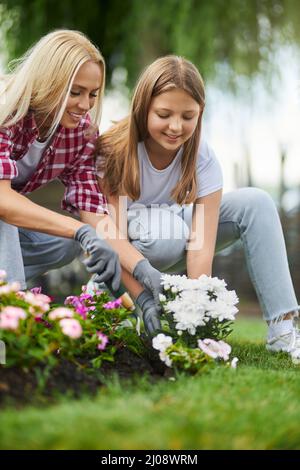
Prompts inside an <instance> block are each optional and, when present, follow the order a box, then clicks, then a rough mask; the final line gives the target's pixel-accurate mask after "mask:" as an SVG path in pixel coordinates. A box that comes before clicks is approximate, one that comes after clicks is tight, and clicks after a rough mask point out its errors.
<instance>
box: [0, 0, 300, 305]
mask: <svg viewBox="0 0 300 470" xmlns="http://www.w3.org/2000/svg"><path fill="white" fill-rule="evenodd" d="M64 27H65V28H72V29H78V30H80V31H83V32H84V33H86V34H87V35H88V36H89V37H90V38H91V39H92V40H93V42H94V43H96V44H97V45H98V47H99V48H100V50H101V51H102V53H103V55H104V58H105V60H106V63H107V71H108V77H107V86H106V97H105V101H104V113H103V120H102V125H101V129H102V130H105V129H107V128H108V127H109V126H110V125H111V123H112V121H113V120H118V119H120V118H122V117H123V116H125V115H126V114H127V112H128V106H129V100H130V95H131V91H132V87H133V86H134V83H135V80H136V78H137V77H138V75H139V74H140V72H141V71H142V69H143V68H144V67H145V66H146V65H147V64H149V63H150V62H151V61H152V60H154V59H156V58H157V57H159V56H162V55H165V54H169V53H175V54H179V55H183V56H185V57H186V58H188V59H190V60H191V61H193V62H194V63H195V64H196V65H197V67H198V68H199V70H200V72H201V74H202V75H203V77H204V80H205V82H206V93H207V105H206V110H205V117H204V131H203V136H204V138H205V139H206V140H207V141H208V142H209V143H210V144H211V145H212V147H213V148H214V150H215V151H216V153H217V156H218V158H219V160H220V163H221V165H222V168H223V172H224V181H225V188H224V189H225V192H227V191H231V190H234V189H235V188H238V187H243V186H258V187H260V188H262V189H265V190H267V191H268V192H269V193H270V194H271V195H272V197H273V198H274V200H275V202H276V204H277V206H278V210H279V211H280V215H281V220H282V223H283V228H284V233H285V238H286V243H287V250H288V256H289V262H290V266H291V271H292V276H293V280H294V283H295V288H296V291H297V294H298V298H299V297H300V236H299V234H300V165H299V163H298V159H299V152H300V132H299V123H300V81H299V80H300V53H299V46H300V2H299V0H85V1H82V0H80V1H78V0H64V1H63V2H62V1H61V0H7V1H2V0H0V68H1V70H2V71H5V70H6V69H7V67H8V64H9V61H10V60H11V59H14V58H16V57H19V56H20V55H21V54H22V53H23V52H24V51H25V50H26V49H28V48H29V47H30V46H31V45H32V44H33V43H34V42H35V41H36V40H37V39H39V38H40V37H41V36H42V35H44V34H46V33H47V32H49V31H51V30H53V29H55V28H64ZM62 192H63V187H62V186H61V185H60V183H59V182H53V183H51V184H50V185H48V186H47V188H42V189H40V190H38V191H36V192H35V193H34V194H33V195H32V196H30V197H31V198H32V199H33V200H34V201H36V202H38V203H40V204H42V205H45V206H47V207H49V208H51V209H53V210H57V211H60V198H61V195H62ZM224 254H226V256H224ZM214 273H215V275H218V276H219V277H224V278H225V279H226V281H227V283H228V284H229V286H230V287H231V288H234V289H235V290H236V291H237V293H238V295H239V297H240V298H241V310H242V311H243V312H245V313H251V314H259V308H258V304H257V301H256V297H255V293H254V290H253V288H252V286H251V283H250V281H249V277H248V274H247V270H246V267H245V262H244V257H243V253H242V250H241V247H240V246H239V244H238V243H237V244H236V245H235V246H234V247H231V248H229V249H227V250H226V252H225V253H222V254H221V255H218V256H217V257H216V259H215V266H214ZM87 280H88V276H87V274H86V272H85V270H84V268H83V267H82V266H81V264H80V262H79V261H77V262H73V263H72V264H71V265H69V266H68V267H65V268H63V269H61V270H59V271H58V270H56V271H52V272H49V273H48V274H47V275H45V276H43V277H42V278H41V279H38V280H36V282H35V284H36V285H42V287H43V288H44V289H45V290H46V291H48V293H49V294H51V295H53V296H54V297H55V299H56V300H61V298H62V297H64V296H66V295H69V294H70V293H71V292H74V291H76V290H77V289H79V288H80V286H81V284H83V283H85V282H87Z"/></svg>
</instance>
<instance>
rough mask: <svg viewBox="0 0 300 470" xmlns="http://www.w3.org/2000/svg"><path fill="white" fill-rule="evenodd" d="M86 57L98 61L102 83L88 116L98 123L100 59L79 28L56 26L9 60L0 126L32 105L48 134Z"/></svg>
mask: <svg viewBox="0 0 300 470" xmlns="http://www.w3.org/2000/svg"><path fill="white" fill-rule="evenodd" d="M87 61H93V62H95V63H97V64H99V67H100V69H101V72H102V83H101V87H100V90H99V93H98V96H97V98H96V102H95V106H94V108H93V112H92V116H93V120H94V121H95V123H97V124H99V123H100V118H101V103H102V96H103V92H104V85H105V63H104V59H103V57H102V55H101V53H100V51H99V50H98V49H97V47H96V46H94V45H93V44H92V43H91V42H90V40H89V39H88V38H87V37H86V36H85V35H84V34H82V33H80V32H79V31H72V30H64V29H62V30H56V31H53V32H51V33H49V34H47V35H46V36H43V37H42V38H41V39H40V40H39V41H38V42H37V43H36V44H35V45H34V46H33V47H32V48H31V49H29V50H28V51H27V52H26V53H25V54H24V56H23V57H21V58H20V59H17V60H15V61H12V62H11V64H10V69H11V72H10V73H9V74H7V75H6V76H4V77H3V82H2V86H1V90H0V103H1V104H0V126H4V127H9V126H12V125H13V124H16V123H17V122H18V121H20V120H21V119H22V118H23V117H24V116H25V115H26V114H27V113H28V111H29V109H32V110H33V111H34V113H35V115H38V116H40V117H41V118H42V119H43V121H44V122H45V121H46V120H47V119H48V118H49V117H51V118H52V119H51V125H50V128H49V131H48V135H50V134H51V133H52V132H53V131H54V130H55V128H56V127H57V125H58V124H59V122H60V120H61V118H62V115H63V113H64V111H65V107H66V103H67V100H68V97H69V93H70V90H71V87H72V84H73V80H74V77H75V75H76V73H77V72H78V70H79V68H80V67H81V66H82V65H83V64H84V63H85V62H87Z"/></svg>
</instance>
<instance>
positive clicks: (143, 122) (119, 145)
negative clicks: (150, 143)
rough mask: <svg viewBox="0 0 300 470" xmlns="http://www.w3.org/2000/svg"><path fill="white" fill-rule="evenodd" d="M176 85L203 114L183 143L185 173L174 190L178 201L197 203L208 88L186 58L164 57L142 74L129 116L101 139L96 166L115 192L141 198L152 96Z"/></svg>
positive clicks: (173, 194)
mask: <svg viewBox="0 0 300 470" xmlns="http://www.w3.org/2000/svg"><path fill="white" fill-rule="evenodd" d="M174 88H178V89H182V90H184V91H186V92H187V93H188V94H189V95H190V96H191V97H192V98H193V99H194V100H195V101H196V102H197V103H198V104H199V105H200V109H201V112H200V115H199V119H198V122H197V126H196V129H195V131H194V133H193V135H192V136H191V137H190V138H189V139H188V140H187V141H186V142H185V143H184V146H183V154H182V159H181V171H182V175H181V178H180V180H179V181H178V183H177V184H176V186H175V187H174V188H173V190H172V194H171V195H172V198H173V199H174V200H175V201H176V202H177V203H178V204H184V203H191V202H194V201H195V199H196V195H197V181H196V162H197V151H198V147H199V142H200V133H201V121H202V113H203V109H204V105H205V91H204V84H203V80H202V78H201V75H200V73H199V71H198V70H197V68H196V67H195V66H194V65H193V64H192V63H191V62H189V61H188V60H186V59H184V58H183V57H178V56H174V55H170V56H166V57H162V58H160V59H157V60H156V61H155V62H153V63H152V64H151V65H149V67H147V68H146V69H145V70H144V72H143V73H142V75H141V76H140V78H139V80H138V82H137V85H136V88H135V91H134V94H133V99H132V103H131V112H130V114H129V116H128V117H126V118H125V119H123V120H122V121H120V122H118V123H117V124H115V125H114V126H113V127H112V128H111V129H109V130H108V131H107V132H105V133H104V134H103V135H102V136H101V137H100V138H99V140H98V145H97V154H98V158H97V166H98V169H99V170H100V171H102V172H104V179H103V183H102V186H103V187H104V190H105V191H106V192H108V193H109V194H112V195H118V194H126V195H127V196H129V197H130V198H131V199H132V200H133V201H136V200H137V199H138V198H139V197H140V174H139V160H138V154H137V146H138V142H140V141H144V140H146V138H147V136H148V129H147V120H148V112H149V108H150V104H151V100H152V98H153V97H155V96H158V95H160V94H162V93H164V92H166V91H170V90H172V89H174Z"/></svg>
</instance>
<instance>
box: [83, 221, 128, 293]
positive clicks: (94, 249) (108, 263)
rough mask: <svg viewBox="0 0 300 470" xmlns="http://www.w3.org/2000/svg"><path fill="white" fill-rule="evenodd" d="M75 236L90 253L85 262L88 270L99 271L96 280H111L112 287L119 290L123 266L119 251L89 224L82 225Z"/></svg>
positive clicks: (91, 271)
mask: <svg viewBox="0 0 300 470" xmlns="http://www.w3.org/2000/svg"><path fill="white" fill-rule="evenodd" d="M74 238H75V240H77V241H78V242H79V243H80V245H81V247H82V249H83V250H84V251H86V252H87V253H88V254H89V257H88V259H87V260H84V261H83V263H84V265H85V266H86V269H87V271H88V272H90V273H97V277H96V279H95V280H96V282H99V283H100V282H103V281H110V282H111V285H112V288H113V289H114V290H118V288H119V286H120V282H121V266H120V262H119V257H118V255H117V253H116V252H115V251H114V250H113V249H112V248H111V247H110V246H109V245H108V243H106V241H105V240H102V239H101V238H100V237H99V236H98V235H97V233H96V230H95V229H94V228H93V227H91V226H90V225H88V224H86V225H83V226H82V227H80V228H79V229H78V230H77V232H76V233H75V237H74Z"/></svg>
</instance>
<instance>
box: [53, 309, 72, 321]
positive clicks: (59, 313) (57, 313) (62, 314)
mask: <svg viewBox="0 0 300 470" xmlns="http://www.w3.org/2000/svg"><path fill="white" fill-rule="evenodd" d="M73 316H74V312H73V310H71V309H70V308H65V307H59V308H55V309H54V310H52V312H50V313H49V319H50V320H57V319H58V318H72V317H73Z"/></svg>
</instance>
